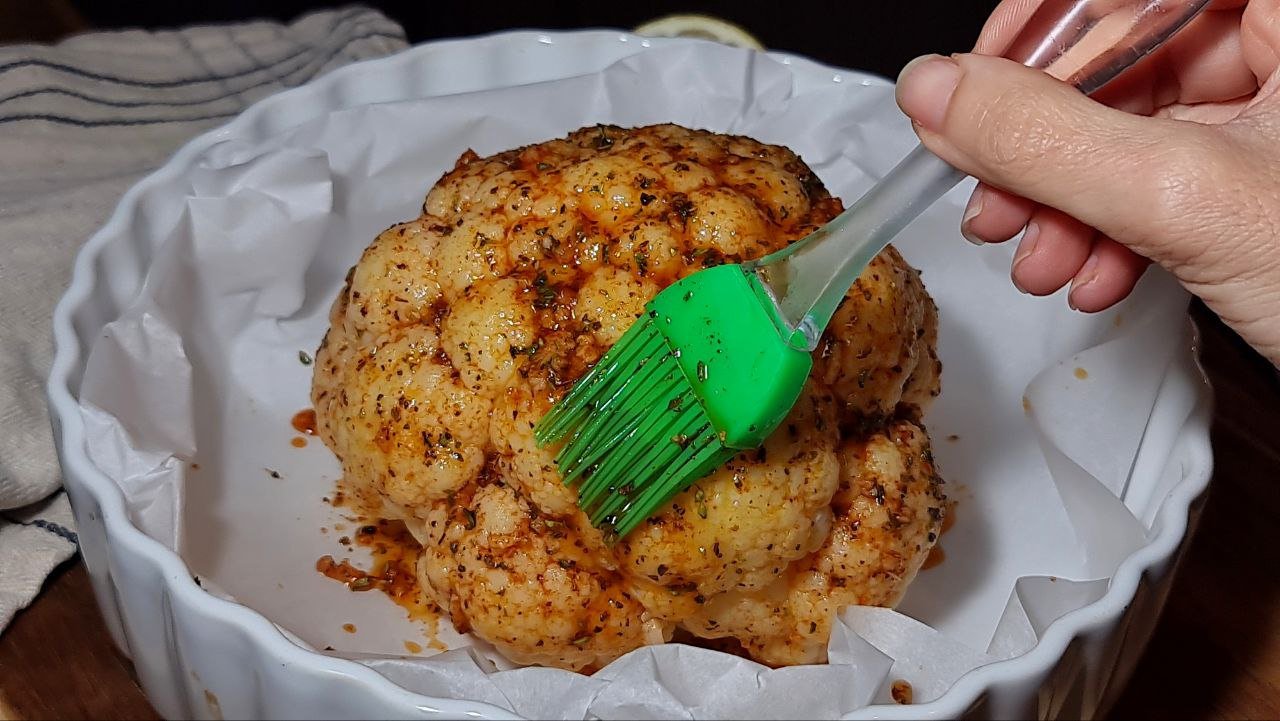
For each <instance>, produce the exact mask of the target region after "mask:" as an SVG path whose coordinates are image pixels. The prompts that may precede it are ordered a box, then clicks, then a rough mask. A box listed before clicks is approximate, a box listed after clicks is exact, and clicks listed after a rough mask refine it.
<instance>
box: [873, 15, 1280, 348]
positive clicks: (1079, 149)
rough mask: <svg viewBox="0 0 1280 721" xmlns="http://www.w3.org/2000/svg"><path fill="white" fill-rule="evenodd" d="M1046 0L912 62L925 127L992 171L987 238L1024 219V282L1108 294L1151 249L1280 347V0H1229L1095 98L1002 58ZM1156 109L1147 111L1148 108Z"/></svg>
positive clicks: (927, 135) (1211, 301) (1025, 286)
mask: <svg viewBox="0 0 1280 721" xmlns="http://www.w3.org/2000/svg"><path fill="white" fill-rule="evenodd" d="M1040 1H1041V0H1004V2H1002V3H1001V4H1000V6H999V7H997V8H996V10H995V12H994V13H993V14H992V16H991V18H990V20H988V22H987V25H986V27H985V28H984V29H983V32H982V36H981V39H980V40H979V42H978V44H977V46H976V47H975V51H974V53H973V54H963V55H956V56H953V57H952V58H942V57H939V56H927V57H925V58H921V59H919V60H917V61H915V62H913V63H912V64H910V65H908V66H907V68H906V69H904V70H903V73H902V75H901V77H900V78H899V83H898V103H899V105H900V106H901V107H902V109H903V111H904V112H906V114H907V115H908V116H910V117H911V118H912V120H913V122H914V124H915V127H916V131H917V133H918V134H919V135H920V139H921V141H922V142H923V143H924V144H925V146H926V147H928V148H929V149H930V150H931V151H933V152H934V153H936V154H937V155H939V156H940V157H942V158H943V159H944V160H946V161H947V162H949V163H951V164H952V165H954V166H955V167H957V168H959V169H960V170H963V171H964V172H966V173H969V174H970V175H974V176H976V177H978V178H979V179H980V180H982V181H983V182H982V183H980V184H979V186H978V189H977V190H976V191H975V192H974V196H973V198H972V199H971V200H970V203H969V206H968V208H967V209H966V211H965V216H964V220H963V221H962V231H963V232H964V234H965V236H966V237H967V238H969V239H970V240H973V241H975V242H1002V241H1005V240H1008V239H1009V238H1012V237H1013V236H1014V235H1017V234H1018V233H1019V231H1021V230H1022V229H1023V228H1024V227H1025V228H1026V233H1025V234H1024V235H1023V238H1022V241H1021V243H1020V245H1019V248H1018V251H1017V253H1016V254H1015V257H1014V261H1013V269H1012V277H1013V281H1014V284H1015V285H1017V286H1018V287H1019V288H1020V289H1022V290H1024V291H1025V292H1028V293H1031V294H1034V295H1048V294H1050V293H1053V292H1056V291H1057V290H1059V289H1061V288H1062V287H1063V286H1065V285H1067V284H1068V283H1070V285H1071V288H1070V291H1069V295H1068V298H1069V302H1070V303H1071V305H1072V307H1074V308H1077V309H1080V310H1083V311H1097V310H1102V309H1104V308H1107V307H1110V306H1111V305H1113V304H1115V303H1116V302H1118V301H1120V300H1121V299H1123V298H1124V297H1125V296H1127V295H1128V294H1129V292H1130V291H1132V290H1133V286H1134V284H1135V283H1136V282H1137V280H1138V278H1139V277H1140V276H1141V274H1142V272H1143V271H1144V270H1145V268H1146V266H1147V265H1148V264H1149V262H1151V261H1155V262H1156V263H1158V264H1160V265H1161V266H1163V267H1164V268H1165V269H1167V270H1169V271H1170V272H1172V273H1173V274H1174V275H1175V276H1176V277H1177V278H1178V279H1179V280H1180V281H1181V282H1182V284H1183V285H1184V286H1185V287H1186V288H1187V289H1188V290H1190V291H1191V292H1192V293H1194V294H1196V295H1198V296H1200V297H1201V298H1202V299H1204V301H1205V303H1206V304H1207V305H1208V306H1209V307H1210V308H1211V309H1212V310H1213V311H1214V312H1216V313H1217V314H1218V315H1219V316H1221V317H1222V318H1223V320H1224V321H1226V322H1227V324H1228V325H1230V326H1231V327H1232V328H1234V329H1235V330H1236V331H1237V332H1238V333H1240V335H1241V336H1242V337H1244V339H1245V340H1246V341H1248V342H1249V343H1250V344H1252V345H1253V346H1254V347H1255V348H1257V349H1258V350H1259V351H1261V352H1262V353H1263V355H1265V356H1267V357H1268V358H1269V359H1271V361H1272V362H1273V363H1277V362H1280V93H1277V92H1276V91H1277V89H1280V73H1278V72H1277V67H1278V66H1280V0H1252V1H1251V2H1246V0H1226V1H1223V2H1215V3H1214V4H1213V5H1212V6H1210V8H1209V9H1208V10H1206V11H1205V12H1204V13H1203V14H1201V15H1200V17H1198V18H1197V19H1196V20H1194V21H1193V22H1192V24H1191V25H1190V26H1188V27H1187V28H1186V29H1185V30H1183V31H1182V32H1181V33H1180V34H1179V35H1178V36H1176V37H1174V38H1173V39H1172V40H1170V41H1169V42H1168V43H1167V44H1166V45H1165V46H1163V47H1162V48H1161V49H1160V50H1158V51H1157V52H1155V53H1153V54H1152V55H1151V56H1149V57H1148V58H1146V59H1144V60H1143V61H1141V62H1140V63H1139V64H1138V65H1137V66H1135V67H1134V68H1132V69H1131V70H1130V71H1129V72H1127V73H1125V74H1124V75H1122V76H1121V77H1120V78H1119V79H1117V80H1116V81H1115V82H1113V83H1112V84H1111V85H1109V86H1107V87H1106V88H1104V89H1103V90H1102V91H1100V92H1099V93H1097V94H1095V96H1094V97H1093V98H1092V99H1091V98H1088V97H1086V96H1084V95H1082V94H1081V93H1079V92H1077V91H1076V90H1075V89H1073V88H1071V87H1070V86H1068V85H1067V84H1065V83H1062V82H1060V81H1058V80H1055V79H1053V78H1051V77H1049V76H1048V75H1046V74H1045V73H1043V72H1040V71H1038V70H1031V69H1029V68H1025V67H1023V66H1021V65H1019V64H1017V63H1014V62H1012V61H1008V60H1003V59H1000V58H996V57H990V56H988V55H989V54H994V53H998V52H1001V51H1002V49H1003V48H1004V46H1005V44H1006V43H1008V42H1009V40H1010V39H1011V38H1012V36H1013V35H1014V34H1015V33H1016V32H1017V30H1018V29H1019V28H1020V26H1021V24H1022V22H1023V21H1024V20H1025V19H1026V18H1027V17H1028V16H1029V15H1030V14H1031V13H1032V11H1033V10H1034V9H1035V8H1036V7H1037V6H1038V5H1039V4H1040ZM1148 116H1149V117H1148Z"/></svg>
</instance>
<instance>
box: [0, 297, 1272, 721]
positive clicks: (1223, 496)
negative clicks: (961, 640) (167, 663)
mask: <svg viewBox="0 0 1280 721" xmlns="http://www.w3.org/2000/svg"><path fill="white" fill-rule="evenodd" d="M1195 315H1196V317H1197V319H1198V320H1199V322H1200V326H1201V328H1202V329H1203V331H1204V353H1203V358H1204V363H1205V366H1206V368H1207V370H1208V372H1209V374H1210V376H1211V377H1212V379H1213V383H1214V387H1215V388H1216V391H1217V411H1216V413H1215V424H1214V432H1213V440H1214V449H1215V456H1216V462H1217V472H1216V474H1215V479H1214V483H1213V490H1212V492H1211V494H1210V497H1209V501H1208V503H1207V505H1206V507H1205V511H1204V515H1203V518H1202V520H1201V525H1200V530H1199V533H1198V534H1197V536H1196V538H1195V540H1194V541H1193V543H1192V545H1191V548H1190V551H1189V552H1188V554H1187V557H1186V558H1185V560H1184V562H1183V565H1182V568H1181V571H1180V572H1179V575H1178V578H1177V580H1176V581H1175V584H1174V587H1173V591H1172V593H1171V594H1170V597H1169V602H1168V606H1167V607H1166V610H1165V613H1164V617H1163V619H1162V620H1161V622H1160V625H1159V627H1158V628H1157V630H1156V633H1155V637H1154V638H1153V639H1152V641H1151V645H1150V646H1149V648H1148V651H1147V654H1146V657H1145V659H1144V660H1143V662H1142V664H1141V665H1140V666H1139V668H1138V671H1137V673H1136V675H1135V677H1134V678H1133V680H1132V682H1131V683H1130V686H1129V688H1128V690H1127V691H1126V693H1125V695H1124V696H1123V697H1122V698H1121V699H1120V701H1119V703H1118V705H1117V707H1116V708H1115V709H1114V710H1113V712H1112V717H1113V718H1150V719H1163V718H1169V719H1173V718H1236V719H1267V718H1270V719H1274V718H1280V554H1277V552H1276V548H1277V545H1278V543H1277V542H1278V541H1280V531H1278V530H1277V529H1278V528H1280V522H1278V521H1280V477H1278V476H1280V377H1278V376H1277V374H1276V372H1275V371H1274V369H1273V368H1272V367H1271V366H1270V364H1268V363H1267V362H1266V361H1264V360H1262V359H1261V358H1260V357H1258V356H1257V355H1256V354H1254V353H1253V352H1252V351H1250V350H1249V349H1248V348H1247V347H1246V346H1245V345H1244V344H1243V343H1241V342H1240V341H1239V340H1238V339H1237V338H1236V337H1235V336H1234V335H1233V334H1232V333H1231V332H1230V331H1229V330H1227V329H1226V328H1224V327H1223V326H1222V325H1221V324H1220V323H1218V322H1217V320H1216V319H1214V318H1212V317H1211V316H1210V315H1209V314H1208V313H1206V312H1204V310H1203V309H1202V308H1197V309H1196V311H1195ZM0 718H13V719H91V718H92V719H146V718H156V715H155V712H154V711H153V710H152V709H151V707H150V706H149V705H148V704H147V701H146V699H145V697H144V696H143V694H142V692H141V690H140V689H139V688H138V686H137V684H136V683H135V682H134V680H133V677H132V676H131V672H130V667H129V664H128V662H127V661H125V660H123V659H122V658H121V657H120V656H119V655H118V654H117V652H116V651H115V648H114V647H113V646H112V645H111V640H110V638H109V637H108V635H107V631H106V628H105V627H104V626H103V623H102V620H101V618H100V617H99V615H98V610H97V606H96V605H95V603H94V600H93V594H92V592H91V591H90V588H89V580H88V576H87V575H86V574H85V571H84V568H83V567H82V566H81V565H80V562H79V561H78V560H77V561H75V562H73V563H71V564H68V566H67V567H65V568H63V569H62V570H61V571H60V572H59V573H58V574H56V575H55V576H54V577H53V578H52V579H51V580H50V581H49V583H48V585H47V587H46V589H45V591H44V593H43V594H42V595H41V596H40V597H39V598H38V599H37V600H36V602H35V603H34V604H33V605H32V606H31V607H30V608H29V609H27V610H26V611H24V612H22V613H20V614H19V615H18V617H17V618H16V619H15V621H14V623H13V625H12V626H11V627H10V628H9V629H8V630H7V631H5V632H4V634H3V635H0Z"/></svg>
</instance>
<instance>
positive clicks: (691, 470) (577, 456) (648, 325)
mask: <svg viewBox="0 0 1280 721" xmlns="http://www.w3.org/2000/svg"><path fill="white" fill-rule="evenodd" d="M534 437H535V440H536V441H537V442H538V444H539V445H540V446H546V445H549V444H552V443H557V442H559V441H561V440H565V444H564V447H563V448H561V449H560V452H559V453H558V454H557V455H556V462H557V463H558V464H559V466H560V472H561V474H562V476H563V478H564V482H565V483H567V484H576V485H577V486H578V505H579V507H580V508H582V510H583V511H584V512H585V513H586V514H587V516H588V517H589V518H590V520H591V523H592V524H593V525H595V526H597V527H599V528H601V529H602V530H604V531H605V533H606V536H607V537H610V538H612V539H615V540H616V539H617V538H621V537H623V536H625V535H627V534H628V533H630V532H631V531H632V530H633V529H634V528H635V527H636V526H637V525H639V524H640V523H641V522H643V521H644V520H645V519H646V518H648V517H649V516H650V515H652V514H653V512H654V511H656V510H657V509H658V508H660V507H661V506H662V505H663V504H664V503H666V502H667V501H668V500H670V499H671V497H672V496H674V495H676V494H677V493H679V492H680V491H681V490H683V489H684V488H685V487H686V486H687V485H688V484H689V483H690V482H692V481H693V480H695V479H696V477H697V476H698V475H700V474H701V473H703V472H705V470H706V468H707V466H708V465H709V464H714V463H716V462H717V461H718V462H723V461H724V460H727V459H728V457H729V456H731V455H732V454H733V451H731V450H728V449H726V448H725V447H724V446H723V445H722V444H721V443H720V437H719V433H718V432H717V430H716V429H715V427H714V426H713V425H712V423H711V420H710V419H709V418H708V417H707V414H706V412H705V411H704V410H703V408H702V405H701V403H700V402H699V401H698V398H697V396H696V395H695V394H694V392H693V388H692V387H691V385H690V382H689V380H688V378H686V377H685V374H684V372H683V371H681V369H680V366H679V363H678V362H677V361H676V356H675V354H674V351H673V349H671V348H670V347H669V346H668V344H667V341H666V339H665V338H664V337H663V335H662V334H661V333H660V332H659V330H658V328H657V324H656V323H654V322H653V319H652V318H650V317H648V316H646V317H642V318H641V319H639V320H637V321H636V322H635V324H633V325H632V326H631V328H630V329H629V330H628V331H627V332H626V333H625V334H623V336H622V338H621V339H619V340H618V342H617V343H616V344H614V346H613V347H612V348H610V349H609V351H608V352H607V353H605V354H604V356H603V357H601V358H600V361H599V362H598V363H596V365H595V367H594V368H592V369H591V370H590V371H589V372H588V373H587V374H586V375H584V376H583V377H582V378H581V379H579V380H578V382H577V384H575V385H574V387H573V388H572V389H571V390H570V391H569V393H568V395H566V396H565V397H564V398H563V399H562V400H561V401H560V402H559V403H557V404H556V406H555V407H554V408H552V409H551V410H550V411H549V412H548V413H547V414H546V416H544V417H543V418H542V420H541V421H539V423H538V425H537V427H536V428H535V429H534Z"/></svg>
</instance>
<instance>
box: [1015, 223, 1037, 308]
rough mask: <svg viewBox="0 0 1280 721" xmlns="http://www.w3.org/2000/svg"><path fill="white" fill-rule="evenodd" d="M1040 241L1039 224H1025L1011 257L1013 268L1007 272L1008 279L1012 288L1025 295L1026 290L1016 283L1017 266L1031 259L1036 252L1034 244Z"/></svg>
mask: <svg viewBox="0 0 1280 721" xmlns="http://www.w3.org/2000/svg"><path fill="white" fill-rule="evenodd" d="M1039 240H1040V224H1039V223H1036V222H1035V221H1034V220H1033V221H1031V222H1030V223H1027V229H1026V230H1025V231H1023V233H1022V240H1021V241H1020V242H1019V243H1018V252H1017V253H1016V254H1015V255H1014V256H1013V268H1011V269H1010V271H1009V277H1010V278H1012V279H1013V287H1015V288H1017V289H1018V290H1019V291H1021V292H1023V293H1026V292H1028V291H1027V289H1026V288H1024V287H1022V284H1021V283H1019V282H1018V266H1019V265H1021V264H1022V261H1024V260H1026V259H1027V258H1029V257H1031V254H1032V253H1034V252H1035V250H1036V243H1037V242H1038V241H1039Z"/></svg>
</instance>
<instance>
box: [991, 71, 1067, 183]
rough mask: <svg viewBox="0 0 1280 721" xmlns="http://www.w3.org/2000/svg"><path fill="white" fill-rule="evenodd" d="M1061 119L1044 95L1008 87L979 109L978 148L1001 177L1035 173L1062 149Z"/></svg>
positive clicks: (1031, 90) (1025, 89)
mask: <svg viewBox="0 0 1280 721" xmlns="http://www.w3.org/2000/svg"><path fill="white" fill-rule="evenodd" d="M1058 116H1059V113H1057V112H1056V111H1054V110H1053V109H1052V108H1051V107H1050V106H1049V104H1048V103H1045V99H1044V97H1043V95H1042V94H1040V93H1037V92H1036V91H1034V90H1033V89H1031V88H1028V87H1025V86H1020V85H1011V86H1008V87H1006V88H1004V89H1002V90H1001V91H1000V92H999V93H998V94H997V95H996V96H995V97H994V98H992V99H991V100H990V101H988V102H985V103H982V104H981V106H980V107H979V108H977V117H976V122H975V123H974V128H975V137H974V141H975V146H976V148H975V149H976V151H977V153H978V154H979V156H980V157H982V158H985V159H986V160H987V162H989V163H992V164H994V165H995V166H996V168H995V169H997V170H999V171H1000V172H1001V174H1006V175H1008V176H1011V177H1021V176H1023V175H1026V174H1028V173H1032V172H1035V171H1036V170H1037V169H1039V168H1041V166H1042V165H1043V164H1044V163H1045V162H1046V161H1048V160H1049V159H1051V158H1052V157H1053V156H1054V155H1055V154H1056V153H1058V152H1060V151H1061V149H1062V146H1063V143H1062V141H1061V139H1060V135H1059V134H1060V132H1061V130H1060V128H1061V127H1062V126H1061V122H1060V118H1059V117H1058Z"/></svg>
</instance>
